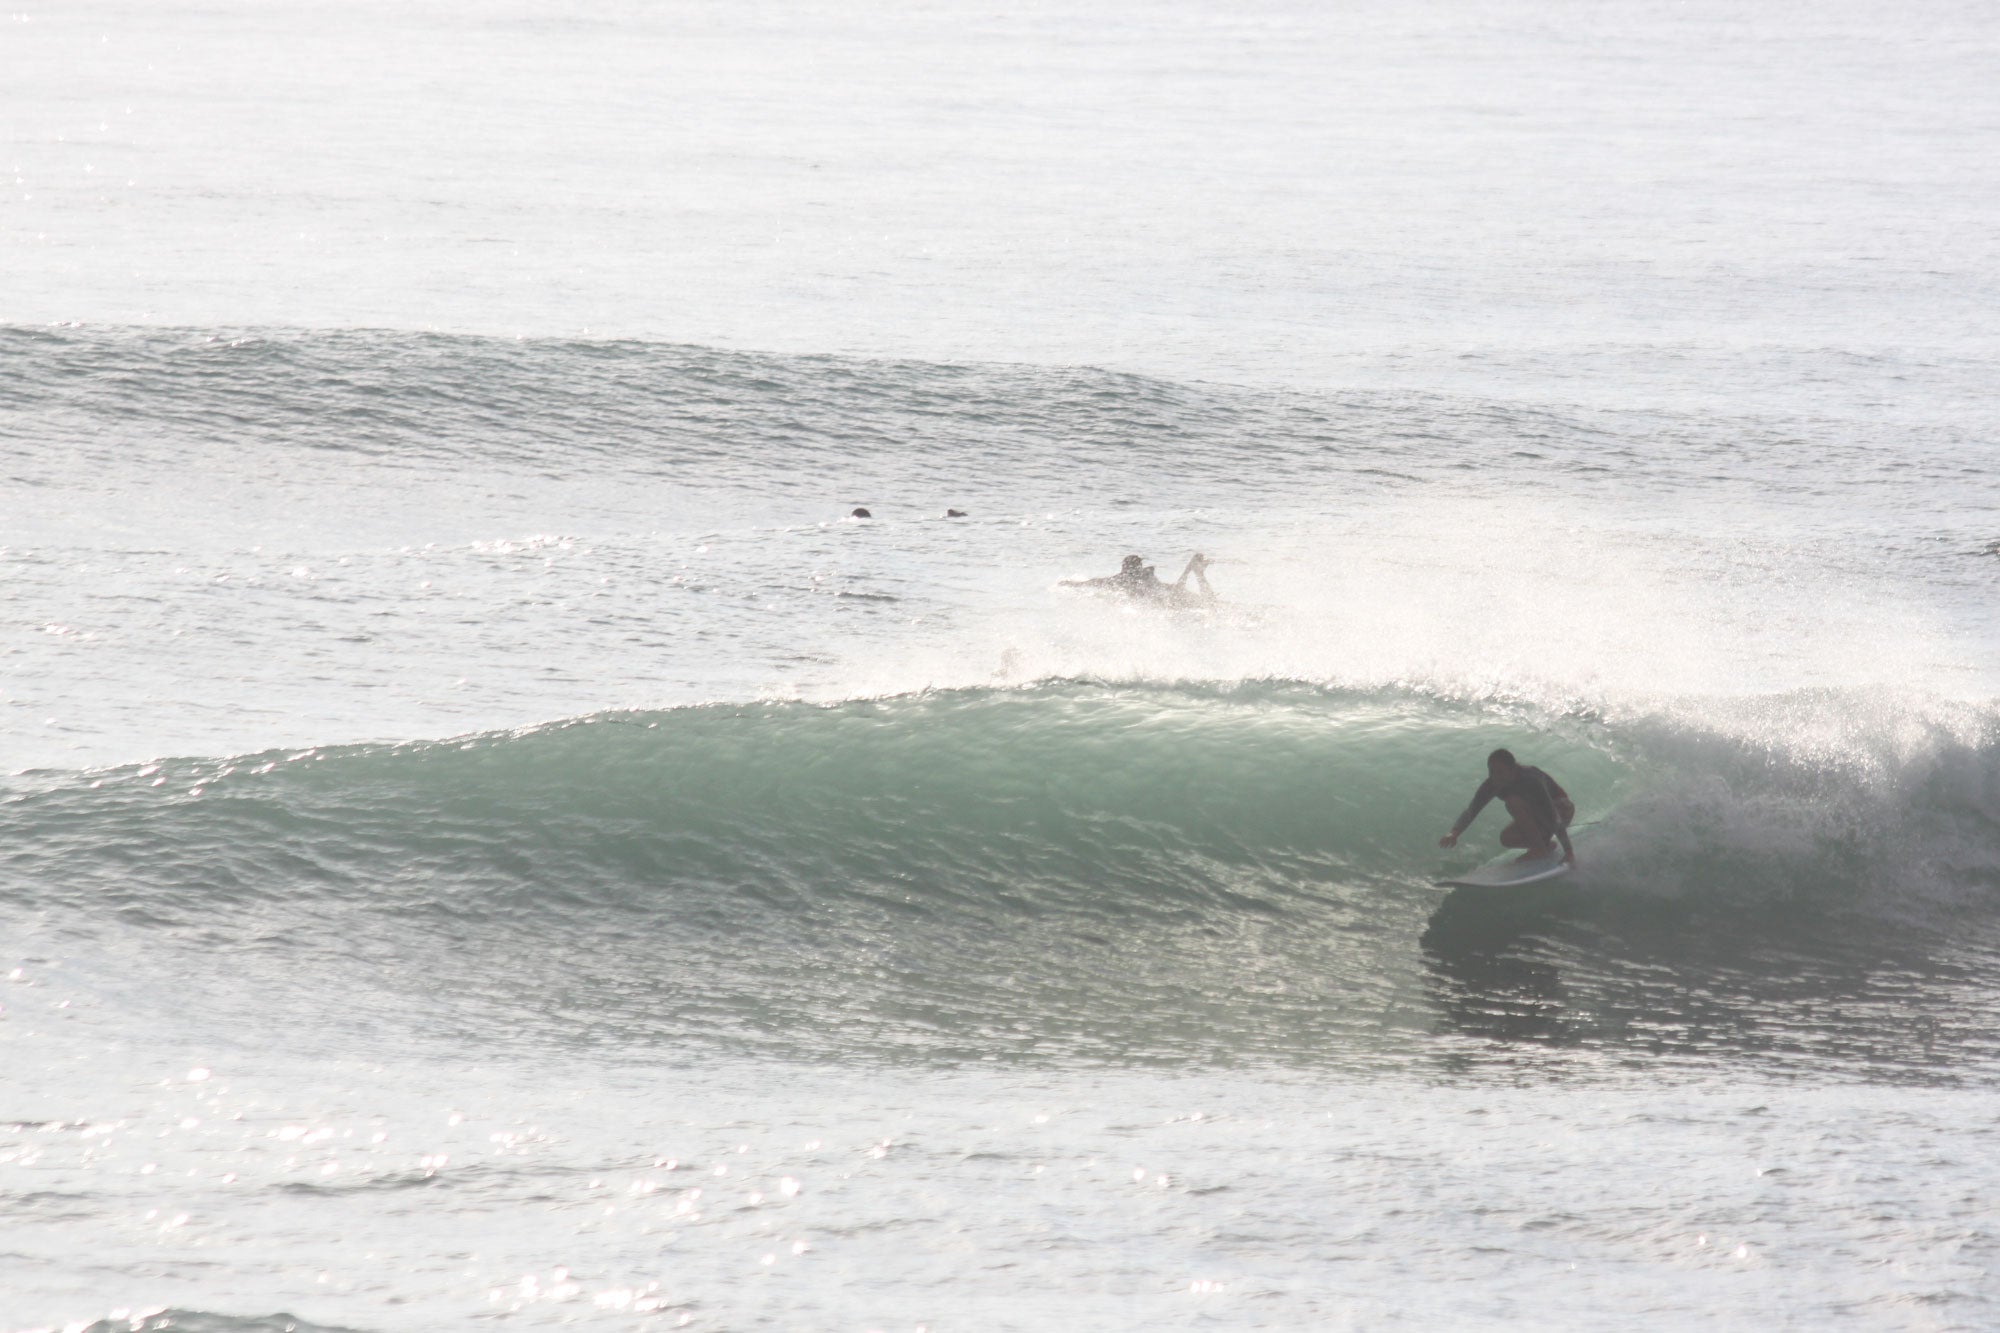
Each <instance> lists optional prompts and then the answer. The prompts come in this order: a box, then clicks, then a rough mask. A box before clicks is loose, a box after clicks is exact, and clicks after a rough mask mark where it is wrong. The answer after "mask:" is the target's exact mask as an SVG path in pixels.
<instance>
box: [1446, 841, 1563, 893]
mask: <svg viewBox="0 0 2000 1333" xmlns="http://www.w3.org/2000/svg"><path fill="white" fill-rule="evenodd" d="M1569 871H1570V867H1569V863H1568V862H1566V861H1564V860H1563V859H1562V849H1561V848H1560V847H1558V848H1555V849H1553V850H1551V851H1550V852H1549V853H1548V854H1547V855H1545V856H1531V857H1528V858H1527V859H1526V860H1523V859H1522V858H1520V857H1518V856H1514V855H1511V854H1510V855H1508V856H1503V857H1501V858H1500V859H1499V860H1498V861H1488V862H1487V863H1486V864H1485V865H1483V866H1480V867H1479V868H1478V869H1477V870H1468V871H1466V872H1465V873H1464V874H1463V875H1460V876H1458V877H1457V878H1455V879H1441V880H1438V881H1436V882H1437V883H1438V884H1440V885H1443V886H1445V887H1447V888H1453V889H1514V888H1519V887H1521V886H1522V885H1524V884H1539V883H1541V882H1542V881H1543V880H1545V879H1554V878H1555V877H1556V876H1558V875H1567V874H1568V873H1569Z"/></svg>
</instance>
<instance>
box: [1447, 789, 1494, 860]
mask: <svg viewBox="0 0 2000 1333" xmlns="http://www.w3.org/2000/svg"><path fill="white" fill-rule="evenodd" d="M1492 799H1493V779H1492V778H1488V779H1486V781H1484V782H1482V783H1480V784H1479V790H1478V791H1476V792H1474V793H1472V804H1471V805H1468V806H1466V807H1465V813H1464V814H1462V815H1460V816H1459V817H1458V822H1457V823H1455V824H1453V825H1452V826H1451V832H1449V833H1447V834H1445V835H1444V836H1443V837H1442V838H1439V839H1438V846H1440V847H1449V846H1451V845H1452V844H1453V843H1455V842H1457V841H1458V835H1459V834H1461V833H1463V832H1465V831H1466V830H1467V829H1469V828H1471V827H1472V821H1473V820H1475V819H1477V818H1479V812H1480V811H1481V810H1484V809H1485V808H1486V803H1487V802H1488V801H1490V800H1492Z"/></svg>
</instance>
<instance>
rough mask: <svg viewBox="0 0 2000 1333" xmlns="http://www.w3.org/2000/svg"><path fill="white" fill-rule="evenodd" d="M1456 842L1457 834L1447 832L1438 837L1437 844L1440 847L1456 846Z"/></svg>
mask: <svg viewBox="0 0 2000 1333" xmlns="http://www.w3.org/2000/svg"><path fill="white" fill-rule="evenodd" d="M1457 844H1458V835H1457V834H1456V833H1447V834H1445V835H1444V836H1443V837H1442V838H1439V839H1438V846H1440V847H1454V846H1457Z"/></svg>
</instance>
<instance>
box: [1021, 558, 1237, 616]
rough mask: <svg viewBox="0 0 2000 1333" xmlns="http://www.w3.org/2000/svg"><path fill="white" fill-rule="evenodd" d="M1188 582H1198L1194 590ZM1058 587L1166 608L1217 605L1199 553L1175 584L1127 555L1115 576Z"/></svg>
mask: <svg viewBox="0 0 2000 1333" xmlns="http://www.w3.org/2000/svg"><path fill="white" fill-rule="evenodd" d="M1189 579H1193V580H1194V581H1195V586H1194V587H1193V588H1190V587H1189V586H1188V580H1189ZM1057 586H1059V587H1063V588H1090V589H1093V590H1095V591H1098V592H1109V593H1117V594H1119V595H1121V596H1125V597H1129V598H1131V599H1132V600H1133V601H1135V602H1158V603H1160V604H1162V605H1164V606H1213V605H1215V602H1216V596H1215V589H1213V588H1211V587H1209V586H1208V557H1207V556H1205V555H1203V554H1202V553H1201V552H1200V551H1196V552H1195V553H1194V556H1193V558H1192V559H1190V560H1189V561H1188V562H1187V568H1186V569H1183V570H1182V571H1181V576H1180V577H1179V578H1178V579H1175V580H1174V581H1173V582H1172V583H1166V582H1163V581H1162V580H1161V578H1160V576H1159V575H1158V574H1157V573H1156V572H1154V569H1153V567H1152V566H1151V565H1149V564H1147V563H1146V557H1145V556H1143V555H1128V556H1126V557H1125V559H1124V560H1123V561H1122V562H1121V563H1120V564H1119V566H1118V572H1117V573H1116V574H1106V575H1105V576H1104V577H1102V578H1095V579H1064V580H1062V582H1061V583H1060V584H1058V585H1057Z"/></svg>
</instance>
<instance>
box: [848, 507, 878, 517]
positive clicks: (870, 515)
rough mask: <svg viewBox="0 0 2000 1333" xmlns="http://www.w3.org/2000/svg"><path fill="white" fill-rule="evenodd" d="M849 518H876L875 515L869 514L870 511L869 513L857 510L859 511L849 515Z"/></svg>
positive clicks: (864, 510)
mask: <svg viewBox="0 0 2000 1333" xmlns="http://www.w3.org/2000/svg"><path fill="white" fill-rule="evenodd" d="M848 517H849V518H873V517H875V515H873V514H871V513H869V512H868V511H867V510H866V509H857V510H855V511H854V512H853V513H851V514H849V515H848Z"/></svg>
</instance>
